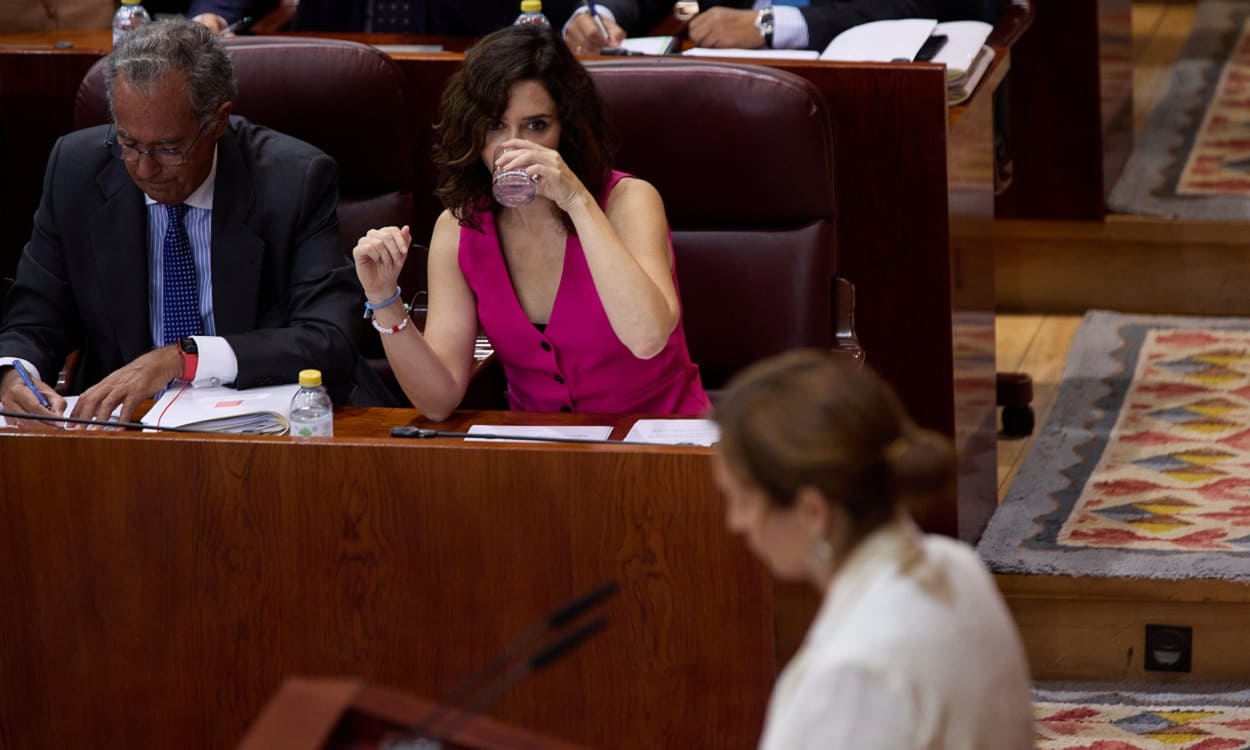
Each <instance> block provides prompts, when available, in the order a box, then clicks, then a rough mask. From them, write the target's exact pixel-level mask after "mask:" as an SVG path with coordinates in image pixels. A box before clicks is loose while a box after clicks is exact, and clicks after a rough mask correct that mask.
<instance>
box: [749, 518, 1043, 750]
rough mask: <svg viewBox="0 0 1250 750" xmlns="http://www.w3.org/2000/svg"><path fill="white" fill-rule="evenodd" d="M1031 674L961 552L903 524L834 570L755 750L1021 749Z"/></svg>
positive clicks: (987, 584) (989, 588)
mask: <svg viewBox="0 0 1250 750" xmlns="http://www.w3.org/2000/svg"><path fill="white" fill-rule="evenodd" d="M1033 738H1034V732H1033V708H1032V694H1031V685H1030V681H1029V669H1028V664H1027V663H1026V660H1025V656H1024V648H1023V646H1022V644H1021V642H1020V636H1019V634H1018V633H1017V632H1016V627H1015V624H1014V622H1013V621H1012V619H1011V616H1010V614H1009V613H1008V611H1007V607H1006V605H1005V604H1004V602H1003V600H1002V597H1001V596H1000V595H999V593H998V589H997V588H995V586H994V581H993V579H992V578H991V577H990V575H989V573H988V572H987V571H986V569H985V567H984V566H983V565H982V564H981V561H980V559H978V558H977V556H976V553H974V552H973V551H972V549H970V548H969V547H968V546H967V545H965V544H962V543H960V542H958V541H955V540H953V539H949V538H946V537H939V536H924V535H923V534H922V533H921V532H920V530H919V529H917V528H916V526H915V524H914V523H913V522H912V521H911V519H910V518H907V517H905V516H900V517H899V518H898V519H896V520H894V521H892V522H890V523H888V524H886V525H885V526H884V527H882V528H880V529H878V530H876V531H874V532H873V533H872V534H870V535H869V536H868V537H867V538H866V539H864V540H863V542H861V543H860V545H859V546H858V547H856V548H855V549H854V550H852V551H851V555H850V557H849V558H848V559H847V560H846V562H845V563H844V564H843V566H842V568H841V570H839V571H838V573H837V576H836V578H835V579H834V581H833V583H832V584H831V585H830V587H829V590H828V591H827V592H826V594H825V598H824V602H823V603H822V604H821V607H820V612H819V613H818V614H817V615H816V619H815V620H814V621H813V623H812V626H811V628H810V629H809V630H808V632H807V636H806V637H805V639H804V642H803V645H802V647H801V648H800V649H799V651H798V653H797V654H795V656H794V659H793V660H791V662H790V663H789V664H788V665H787V666H786V668H785V670H784V671H783V672H782V673H781V677H780V678H779V679H778V681H777V685H776V686H775V687H774V689H773V695H772V699H771V701H770V702H769V706H768V716H767V718H766V720H765V724H764V734H763V738H762V739H761V741H760V748H761V749H762V750H802V749H803V748H812V749H813V750H815V749H816V748H820V750H830V749H832V748H852V749H854V750H875V749H877V748H880V750H908V749H909V748H916V749H917V750H919V749H920V748H925V749H926V750H937V749H938V748H944V749H946V750H980V749H982V748H984V750H1024V748H1031V747H1033Z"/></svg>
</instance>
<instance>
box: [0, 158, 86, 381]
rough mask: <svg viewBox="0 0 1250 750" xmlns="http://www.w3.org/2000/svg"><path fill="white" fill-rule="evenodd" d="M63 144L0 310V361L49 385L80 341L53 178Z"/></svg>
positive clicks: (49, 171) (46, 177) (51, 163)
mask: <svg viewBox="0 0 1250 750" xmlns="http://www.w3.org/2000/svg"><path fill="white" fill-rule="evenodd" d="M63 143H64V139H61V140H58V141H57V142H56V145H55V146H53V148H52V154H51V156H49V157H48V169H47V172H46V173H45V175H44V180H43V196H42V197H41V198H40V200H39V208H38V209H37V210H36V211H35V221H34V224H35V226H34V230H33V231H32V232H31V236H30V242H28V243H26V247H25V249H24V250H23V251H22V257H21V260H20V261H19V262H18V265H17V278H16V283H15V284H14V286H13V288H12V289H11V290H10V291H9V294H8V296H7V297H6V298H5V300H4V309H3V310H2V311H0V357H21V358H22V359H25V360H26V361H28V362H30V363H31V364H33V365H34V366H35V367H37V368H38V369H39V374H40V376H42V378H43V380H44V382H47V383H55V382H56V376H57V372H58V371H59V370H60V368H61V365H62V363H63V362H64V361H65V356H66V355H67V354H68V353H69V352H71V351H73V350H75V349H77V348H78V347H79V345H80V343H81V341H82V331H81V329H80V327H79V325H78V320H79V315H78V312H77V310H76V308H75V306H74V295H73V293H72V290H71V289H70V283H69V269H68V267H67V261H66V258H65V255H64V252H63V249H62V245H61V236H60V232H59V231H58V229H57V226H56V218H55V217H56V208H55V201H54V196H53V183H54V179H53V178H54V175H56V173H57V170H58V166H59V163H60V155H61V146H62V144H63Z"/></svg>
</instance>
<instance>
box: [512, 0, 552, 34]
mask: <svg viewBox="0 0 1250 750" xmlns="http://www.w3.org/2000/svg"><path fill="white" fill-rule="evenodd" d="M529 24H534V25H535V26H539V27H541V28H544V29H549V28H551V22H550V21H548V20H547V17H546V16H544V15H543V3H542V0H521V15H519V16H517V17H516V21H515V22H514V23H513V25H514V26H528V25H529Z"/></svg>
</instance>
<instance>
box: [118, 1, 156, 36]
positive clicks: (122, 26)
mask: <svg viewBox="0 0 1250 750" xmlns="http://www.w3.org/2000/svg"><path fill="white" fill-rule="evenodd" d="M149 23H152V17H151V16H149V15H148V12H147V11H146V10H144V9H143V6H142V5H140V4H139V0H122V7H120V8H118V9H117V12H116V13H114V14H113V46H114V47H116V46H117V43H118V42H119V41H121V38H122V34H125V33H126V32H127V31H130V30H131V29H133V28H136V27H139V26H143V25H144V24H149Z"/></svg>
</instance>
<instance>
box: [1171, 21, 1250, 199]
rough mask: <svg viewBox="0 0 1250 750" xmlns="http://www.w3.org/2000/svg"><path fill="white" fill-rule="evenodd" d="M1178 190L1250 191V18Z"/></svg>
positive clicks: (1211, 192)
mask: <svg viewBox="0 0 1250 750" xmlns="http://www.w3.org/2000/svg"><path fill="white" fill-rule="evenodd" d="M1176 193H1177V194H1178V195H1194V196H1203V195H1248V194H1250V21H1247V22H1246V23H1245V24H1243V26H1242V29H1241V35H1240V36H1239V37H1238V39H1237V43H1236V46H1235V47H1234V49H1233V53H1232V56H1231V57H1230V58H1229V59H1228V62H1227V63H1226V64H1225V66H1224V70H1223V72H1222V73H1221V74H1220V80H1219V83H1218V84H1217V86H1216V89H1215V95H1214V96H1213V97H1212V99H1211V103H1210V105H1209V106H1208V107H1207V111H1206V115H1205V116H1204V117H1203V121H1202V125H1201V126H1200V127H1199V129H1198V133H1197V135H1196V136H1195V138H1194V143H1193V148H1192V150H1191V151H1190V153H1189V159H1188V160H1187V162H1186V163H1185V168H1184V169H1183V170H1182V172H1181V176H1180V180H1179V182H1178V183H1177V186H1176Z"/></svg>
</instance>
